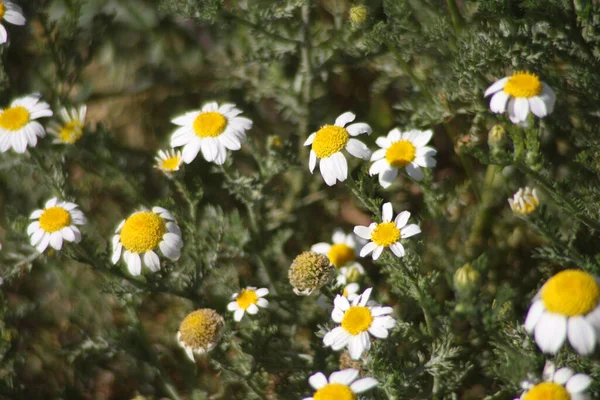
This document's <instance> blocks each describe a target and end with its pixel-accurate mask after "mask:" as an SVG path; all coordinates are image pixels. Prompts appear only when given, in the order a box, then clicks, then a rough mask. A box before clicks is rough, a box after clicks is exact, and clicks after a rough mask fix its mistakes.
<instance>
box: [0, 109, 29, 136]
mask: <svg viewBox="0 0 600 400" xmlns="http://www.w3.org/2000/svg"><path fill="white" fill-rule="evenodd" d="M28 122H29V111H27V109H26V108H25V107H22V106H17V107H11V108H7V109H6V110H4V111H3V112H2V114H0V128H2V129H4V130H7V131H18V130H19V129H21V128H23V127H24V126H25V125H27V123H28Z"/></svg>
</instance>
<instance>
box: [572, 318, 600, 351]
mask: <svg viewBox="0 0 600 400" xmlns="http://www.w3.org/2000/svg"><path fill="white" fill-rule="evenodd" d="M567 336H568V338H569V343H571V346H573V348H574V349H575V350H576V351H577V352H578V353H579V354H581V355H584V356H586V355H589V354H591V353H592V352H593V351H594V347H595V346H596V333H595V332H594V328H593V327H592V326H591V325H590V323H589V322H587V321H586V320H585V318H584V317H582V316H575V317H570V318H569V320H568V321H567Z"/></svg>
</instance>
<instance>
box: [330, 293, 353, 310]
mask: <svg viewBox="0 0 600 400" xmlns="http://www.w3.org/2000/svg"><path fill="white" fill-rule="evenodd" d="M333 305H334V306H335V308H338V309H340V310H341V311H342V312H344V311H346V310H348V309H349V308H350V302H348V299H347V298H346V297H344V296H340V295H339V294H338V295H337V296H335V299H333Z"/></svg>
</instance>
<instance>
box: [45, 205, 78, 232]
mask: <svg viewBox="0 0 600 400" xmlns="http://www.w3.org/2000/svg"><path fill="white" fill-rule="evenodd" d="M69 225H71V214H69V212H68V211H67V210H65V209H64V208H62V207H50V208H46V209H45V210H44V212H43V213H42V215H41V216H40V228H42V229H43V230H44V231H46V232H49V233H52V232H56V231H60V230H61V229H62V228H64V227H67V226H69Z"/></svg>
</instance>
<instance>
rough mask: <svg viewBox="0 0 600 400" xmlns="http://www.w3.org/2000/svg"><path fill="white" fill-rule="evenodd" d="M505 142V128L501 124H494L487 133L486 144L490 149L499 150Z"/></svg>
mask: <svg viewBox="0 0 600 400" xmlns="http://www.w3.org/2000/svg"><path fill="white" fill-rule="evenodd" d="M505 144H506V129H504V126H502V125H494V126H493V127H492V129H490V132H489V133H488V146H490V149H491V150H492V151H499V150H501V149H502V147H503V146H504V145H505Z"/></svg>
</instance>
